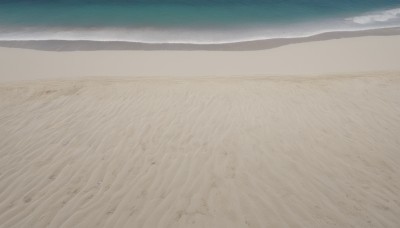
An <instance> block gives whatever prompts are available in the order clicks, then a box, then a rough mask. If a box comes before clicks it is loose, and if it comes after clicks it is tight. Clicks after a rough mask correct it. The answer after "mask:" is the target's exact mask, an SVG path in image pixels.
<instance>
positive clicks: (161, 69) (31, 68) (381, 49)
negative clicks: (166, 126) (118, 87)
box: [0, 36, 400, 81]
mask: <svg viewBox="0 0 400 228" xmlns="http://www.w3.org/2000/svg"><path fill="white" fill-rule="evenodd" d="M381 71H392V72H393V71H395V72H399V71H400V36H387V37H355V38H346V39H338V40H328V41H315V42H308V43H298V44H291V45H287V46H282V47H279V48H275V49H270V50H261V51H216V52H211V51H82V52H45V51H33V50H24V49H20V50H19V49H12V48H0V81H5V80H7V81H10V80H31V79H55V78H81V77H82V76H175V77H176V76H179V77H188V76H232V75H235V76H255V75H263V76H265V75H273V76H276V75H311V74H312V75H321V74H338V73H340V74H343V73H344V74H348V73H359V72H367V73H369V72H381Z"/></svg>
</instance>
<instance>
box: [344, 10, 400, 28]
mask: <svg viewBox="0 0 400 228" xmlns="http://www.w3.org/2000/svg"><path fill="white" fill-rule="evenodd" d="M395 19H400V8H396V9H390V10H385V11H381V12H376V13H373V14H369V15H363V16H357V17H353V18H348V19H347V20H351V21H353V22H354V23H357V24H362V25H365V24H371V23H376V22H386V21H391V20H395Z"/></svg>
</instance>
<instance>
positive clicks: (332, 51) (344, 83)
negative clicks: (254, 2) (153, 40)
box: [0, 36, 400, 228]
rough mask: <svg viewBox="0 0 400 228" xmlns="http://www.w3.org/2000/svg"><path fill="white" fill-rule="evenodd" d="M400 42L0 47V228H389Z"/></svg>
mask: <svg viewBox="0 0 400 228" xmlns="http://www.w3.org/2000/svg"><path fill="white" fill-rule="evenodd" d="M399 41H400V36H394V37H364V38H351V39H343V40H331V41H324V42H313V43H304V44H294V45H289V46H284V47H281V48H276V49H272V50H266V51H256V52H158V51H157V52H132V51H127V52H113V51H110V52H107V51H100V52H68V53H64V52H63V53H57V52H42V51H32V50H22V49H21V50H19V49H7V48H0V81H2V82H1V83H0V227H1V228H3V227H5V228H8V227H18V228H20V227H24V228H25V227H29V228H42V227H51V228H59V227H64V228H65V227H68V228H69V227H71V228H72V227H74V228H75V227H82V228H91V227H93V228H98V227H105V228H110V227H116V228H120V227H129V228H131V227H134V228H140V227H145V228H156V227H160V228H164V227H172V228H176V227H183V228H191V227H206V228H214V227H215V228H221V227H228V228H234V227H240V228H242V227H262V228H263V227H310V228H313V227H318V228H320V227H323V228H324V227H341V228H342V227H360V228H364V227H390V228H392V227H393V228H398V227H399V226H400V73H398V72H400V64H399V59H400V45H399V44H400V42H399ZM222 60H224V61H222ZM373 71H380V72H382V73H372V72H373ZM343 72H348V73H352V74H347V76H346V75H344V74H343ZM356 72H369V73H356ZM389 72H392V73H389ZM331 73H337V75H339V76H327V74H331ZM256 74H261V75H270V74H271V75H274V74H288V75H290V74H292V75H293V74H310V75H318V74H319V75H318V76H308V77H304V76H298V75H297V76H288V77H254V76H251V75H256ZM128 75H129V76H148V75H156V76H166V75H176V76H180V77H153V78H149V77H143V78H139V77H133V78H119V77H116V76H128ZM197 75H204V76H208V77H189V78H185V77H186V76H197ZM214 75H217V76H226V75H231V76H232V75H242V77H213V76H214ZM80 76H113V77H106V78H94V79H93V78H92V79H88V78H87V79H78V80H60V79H59V78H63V79H71V78H77V77H80ZM41 78H48V79H52V80H37V81H34V82H21V80H31V79H41ZM7 81H11V82H7Z"/></svg>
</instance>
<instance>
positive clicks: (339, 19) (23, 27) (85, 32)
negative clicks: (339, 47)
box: [0, 0, 400, 43]
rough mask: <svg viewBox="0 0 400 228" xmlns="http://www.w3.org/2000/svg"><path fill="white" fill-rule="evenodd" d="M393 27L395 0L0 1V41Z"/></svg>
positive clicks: (399, 15)
mask: <svg viewBox="0 0 400 228" xmlns="http://www.w3.org/2000/svg"><path fill="white" fill-rule="evenodd" d="M394 26H400V0H351V1H350V0H336V1H328V0H286V1H282V0H191V1H189V0H147V1H144V0H92V1H90V0H89V1H87V0H86V1H78V0H46V1H45V0H31V1H18V0H13V1H11V0H0V40H52V39H57V40H99V41H102V40H107V41H113V40H116V41H133V42H145V43H225V42H236V41H244V40H256V39H268V38H279V37H297V36H309V35H313V34H318V33H322V32H327V31H342V30H346V31H347V30H363V29H370V28H382V27H394Z"/></svg>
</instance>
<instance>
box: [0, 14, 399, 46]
mask: <svg viewBox="0 0 400 228" xmlns="http://www.w3.org/2000/svg"><path fill="white" fill-rule="evenodd" d="M399 26H400V8H395V9H390V10H384V11H381V12H374V13H369V14H365V15H360V16H356V17H351V18H330V19H323V20H319V21H312V22H303V23H297V24H289V25H275V26H273V25H270V24H269V25H264V26H263V25H257V26H253V27H249V26H240V25H239V26H238V27H236V28H229V29H226V28H220V29H215V28H212V29H211V28H209V29H190V28H189V29H188V28H185V29H182V28H173V29H171V28H169V29H166V28H164V29H163V28H129V27H118V28H115V27H108V28H91V29H87V28H79V27H73V28H71V27H24V28H20V27H2V26H0V41H45V40H65V41H78V40H79V41H105V42H110V41H119V42H135V43H148V44H226V43H236V42H245V41H256V40H268V39H278V38H301V37H309V36H314V35H318V34H322V33H327V32H341V31H362V30H369V29H379V28H393V27H399Z"/></svg>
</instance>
